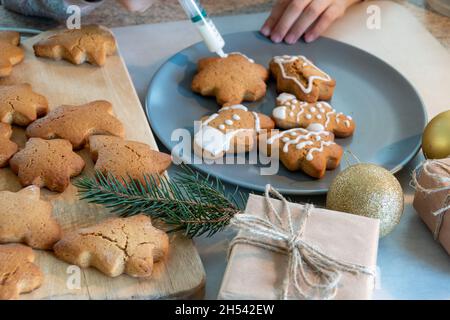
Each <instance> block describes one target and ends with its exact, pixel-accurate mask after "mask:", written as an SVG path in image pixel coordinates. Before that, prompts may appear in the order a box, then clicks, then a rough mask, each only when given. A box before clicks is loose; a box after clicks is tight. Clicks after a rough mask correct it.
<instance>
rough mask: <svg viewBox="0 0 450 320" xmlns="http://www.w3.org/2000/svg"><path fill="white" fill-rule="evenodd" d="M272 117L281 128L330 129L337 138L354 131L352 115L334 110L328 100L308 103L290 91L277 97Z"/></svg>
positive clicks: (346, 135)
mask: <svg viewBox="0 0 450 320" xmlns="http://www.w3.org/2000/svg"><path fill="white" fill-rule="evenodd" d="M272 118H273V119H274V120H275V123H276V124H277V126H278V127H280V128H282V129H292V128H305V129H308V130H311V131H324V130H326V131H330V132H333V133H334V135H335V136H336V137H338V138H345V137H349V136H351V135H352V134H353V132H354V131H355V122H354V121H353V119H352V117H350V116H346V115H344V114H343V113H342V112H336V110H335V109H333V108H332V107H331V105H330V104H329V103H328V102H325V101H319V102H314V103H308V102H303V101H299V100H297V98H296V97H295V96H294V95H292V94H290V93H282V94H280V95H279V96H278V98H277V107H276V108H275V109H273V112H272Z"/></svg>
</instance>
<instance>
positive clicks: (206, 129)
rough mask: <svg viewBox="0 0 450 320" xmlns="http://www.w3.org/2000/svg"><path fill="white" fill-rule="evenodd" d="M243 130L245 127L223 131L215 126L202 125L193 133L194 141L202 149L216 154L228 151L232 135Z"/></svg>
mask: <svg viewBox="0 0 450 320" xmlns="http://www.w3.org/2000/svg"><path fill="white" fill-rule="evenodd" d="M244 130H245V129H239V130H232V131H229V132H227V133H223V132H222V131H220V130H218V129H216V128H213V127H210V126H202V128H201V129H200V131H199V132H197V134H196V135H195V137H194V142H195V144H197V145H198V146H201V147H202V149H203V150H205V151H207V152H209V153H211V154H212V155H214V156H216V155H218V154H220V153H222V152H224V151H228V150H229V149H230V144H231V140H232V139H233V137H234V136H235V135H236V134H237V133H239V132H240V131H244Z"/></svg>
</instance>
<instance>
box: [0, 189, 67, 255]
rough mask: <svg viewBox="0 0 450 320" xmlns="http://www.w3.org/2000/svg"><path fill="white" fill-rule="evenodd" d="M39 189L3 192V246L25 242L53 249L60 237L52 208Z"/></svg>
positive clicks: (0, 236)
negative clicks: (41, 196) (41, 197)
mask: <svg viewBox="0 0 450 320" xmlns="http://www.w3.org/2000/svg"><path fill="white" fill-rule="evenodd" d="M40 193H41V192H40V189H39V188H38V187H36V186H29V187H27V188H25V189H22V190H20V191H19V192H9V191H1V192H0V243H12V242H22V243H24V244H26V245H28V246H30V247H32V248H35V249H46V250H47V249H51V248H52V247H53V245H54V244H55V242H56V241H58V240H59V239H60V238H61V228H60V227H59V224H58V222H57V221H56V220H55V219H54V218H53V217H52V211H53V206H52V205H51V204H50V202H47V201H43V200H41V199H40Z"/></svg>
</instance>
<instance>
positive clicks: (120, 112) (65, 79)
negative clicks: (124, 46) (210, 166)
mask: <svg viewBox="0 0 450 320" xmlns="http://www.w3.org/2000/svg"><path fill="white" fill-rule="evenodd" d="M36 39H37V38H32V39H28V40H27V41H26V42H25V43H24V44H23V47H24V48H25V49H26V59H25V61H24V62H23V63H22V64H20V65H19V66H17V67H16V68H15V69H14V71H13V74H12V76H11V77H9V78H7V79H3V80H0V84H14V83H22V82H28V83H30V84H32V86H33V89H34V90H35V91H36V92H38V93H41V94H43V95H45V96H46V97H47V99H48V100H49V105H50V108H55V107H57V106H59V105H61V104H74V105H79V104H84V103H87V102H89V101H92V100H96V99H105V100H108V101H110V102H111V103H112V104H113V106H114V112H115V114H116V115H117V117H118V118H119V119H120V120H121V121H122V122H123V123H124V125H125V129H126V137H127V139H131V140H138V141H142V142H145V143H147V144H149V145H151V146H152V147H153V148H154V149H157V148H158V147H157V145H156V143H155V140H154V138H153V134H152V132H151V130H150V127H149V125H148V122H147V120H146V116H145V114H144V111H143V109H142V107H141V104H140V102H139V99H138V97H137V95H136V92H135V89H134V87H133V85H132V82H131V80H130V77H129V74H128V71H127V69H126V67H125V65H124V63H123V60H122V58H121V57H120V56H118V55H117V56H113V57H109V58H108V60H107V63H106V65H105V66H104V67H102V68H97V67H93V66H91V65H88V64H84V65H81V66H73V65H71V64H69V63H68V62H65V61H59V62H57V61H52V60H47V59H40V58H36V57H34V54H33V50H32V44H33V43H34V42H35V41H36ZM13 140H14V141H16V142H17V143H18V144H19V145H20V146H23V145H24V142H25V137H24V131H23V129H19V128H15V129H14V135H13ZM79 153H80V154H81V155H82V156H83V158H84V159H85V161H86V164H87V165H86V169H85V170H84V172H83V175H89V174H92V168H93V163H92V161H91V159H90V158H89V155H88V152H87V150H82V151H80V152H79ZM75 179H76V178H75ZM20 189H21V186H20V184H19V182H18V179H17V177H16V176H15V175H14V174H13V173H12V172H11V171H10V169H9V168H6V169H0V190H11V191H17V190H20ZM42 192H43V197H44V198H46V199H48V200H50V201H51V202H52V203H53V206H54V212H53V214H54V215H55V217H56V218H57V219H58V221H59V222H60V223H61V225H62V227H63V229H64V230H71V229H74V228H78V227H81V226H88V225H90V224H93V223H95V222H98V221H101V220H102V219H104V218H105V217H109V216H111V214H110V213H109V212H108V210H106V209H105V208H103V207H101V206H97V205H92V204H88V203H86V202H85V201H80V200H78V197H77V195H76V192H77V190H76V188H75V187H74V186H72V185H71V186H70V187H69V188H68V189H67V190H66V191H65V192H64V193H62V194H56V193H52V192H50V191H48V190H46V189H42ZM35 252H36V255H37V260H36V263H37V264H38V265H39V266H40V267H41V269H42V271H43V272H44V274H45V280H44V283H43V285H42V287H41V288H39V289H38V290H36V291H34V292H32V293H30V294H26V295H22V296H21V298H23V299H159V298H186V297H190V296H193V295H197V296H196V297H198V292H201V290H202V289H203V286H204V282H205V272H204V269H203V265H202V263H201V260H200V258H199V255H198V253H197V251H196V249H195V247H194V245H193V243H192V241H191V240H188V239H186V238H185V237H183V236H181V235H173V236H171V240H170V254H169V255H168V257H167V259H166V261H164V262H161V263H158V264H157V265H156V266H155V271H154V275H153V277H152V278H151V279H150V280H142V279H134V278H132V277H129V276H127V275H122V276H120V277H117V278H109V277H107V276H104V275H103V274H102V273H100V272H98V271H96V270H95V269H93V268H90V269H83V270H81V288H80V289H76V288H75V289H72V287H71V286H68V285H67V282H68V281H70V280H71V279H73V278H70V276H71V273H70V272H72V271H71V269H68V267H69V264H67V263H65V262H62V261H60V260H57V259H56V258H55V257H54V256H53V254H52V253H51V252H44V251H35Z"/></svg>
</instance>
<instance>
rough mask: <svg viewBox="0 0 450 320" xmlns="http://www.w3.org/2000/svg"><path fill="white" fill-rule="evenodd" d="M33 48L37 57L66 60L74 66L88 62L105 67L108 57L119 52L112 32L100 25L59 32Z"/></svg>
mask: <svg viewBox="0 0 450 320" xmlns="http://www.w3.org/2000/svg"><path fill="white" fill-rule="evenodd" d="M33 48H34V54H35V55H36V56H37V57H45V58H50V59H54V60H61V59H64V60H67V61H69V62H71V63H73V64H82V63H84V62H86V61H87V62H89V63H91V64H94V65H98V66H103V65H104V64H105V63H106V57H107V56H110V55H113V54H114V53H115V52H116V50H117V46H116V40H115V39H114V35H113V34H112V32H111V31H110V30H108V29H107V28H105V27H103V26H99V25H86V26H82V27H81V29H70V30H68V29H65V30H62V31H59V32H57V33H56V34H54V35H52V36H50V37H48V38H46V39H43V40H41V41H39V42H37V43H36V44H35V45H34V46H33Z"/></svg>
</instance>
